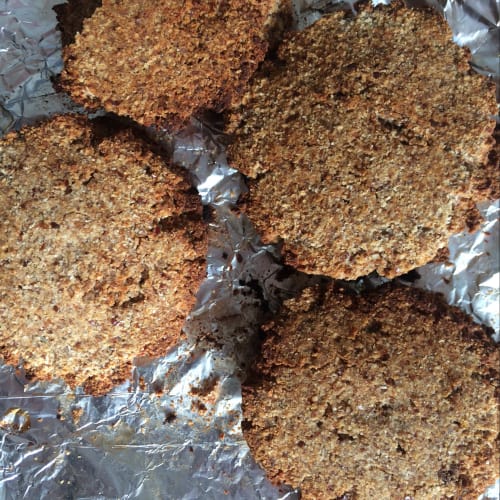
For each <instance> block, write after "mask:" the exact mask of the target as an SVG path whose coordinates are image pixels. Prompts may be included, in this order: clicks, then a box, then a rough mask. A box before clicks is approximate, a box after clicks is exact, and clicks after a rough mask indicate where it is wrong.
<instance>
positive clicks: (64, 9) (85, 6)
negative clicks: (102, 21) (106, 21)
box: [53, 0, 102, 47]
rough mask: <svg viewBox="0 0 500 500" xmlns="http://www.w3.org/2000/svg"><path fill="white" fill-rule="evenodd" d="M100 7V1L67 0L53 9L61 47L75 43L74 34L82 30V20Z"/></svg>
mask: <svg viewBox="0 0 500 500" xmlns="http://www.w3.org/2000/svg"><path fill="white" fill-rule="evenodd" d="M101 5H102V0H68V1H67V2H66V3H63V4H60V5H55V6H54V7H53V9H54V10H55V12H56V14H57V21H58V24H57V28H58V29H59V30H60V32H61V41H62V45H63V47H65V46H66V45H69V44H70V43H73V42H74V41H75V36H76V34H77V33H80V31H81V30H82V28H83V20H84V19H86V18H87V17H90V16H91V15H92V14H93V13H94V11H95V9H96V8H97V7H100V6H101Z"/></svg>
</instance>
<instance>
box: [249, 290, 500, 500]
mask: <svg viewBox="0 0 500 500" xmlns="http://www.w3.org/2000/svg"><path fill="white" fill-rule="evenodd" d="M258 368H259V371H260V376H261V377H260V378H258V379H257V380H258V381H257V382H256V381H255V380H254V381H253V383H248V385H246V387H244V390H243V414H244V421H243V429H244V431H243V432H244V435H245V438H246V440H247V442H248V444H249V446H250V449H251V451H252V454H253V455H254V457H255V458H256V460H257V462H258V463H259V464H260V465H261V466H262V467H263V468H264V469H265V470H266V472H267V474H268V477H269V478H270V479H271V480H272V481H274V482H286V483H288V484H292V485H293V486H295V487H300V488H301V489H302V494H303V497H302V498H304V499H315V500H317V499H335V498H337V499H340V498H349V499H373V498H401V499H403V498H413V499H415V500H418V499H429V498H440V499H451V498H462V499H476V498H477V497H478V495H479V494H480V493H481V492H483V491H484V490H485V489H486V487H488V486H489V485H491V484H493V483H494V482H495V479H496V477H495V476H496V474H497V473H498V470H499V457H500V454H499V453H498V451H499V450H498V444H499V440H498V406H497V405H498V397H499V392H498V390H499V387H498V384H499V375H500V374H499V372H498V369H499V349H498V347H497V346H495V345H494V344H493V342H492V341H491V340H490V339H489V338H488V334H487V333H486V332H485V330H484V329H483V328H482V327H481V326H479V325H476V324H474V323H473V322H472V321H471V320H470V318H467V317H466V316H465V315H464V314H463V313H462V312H460V311H459V310H458V309H456V308H452V307H450V306H447V305H446V304H445V303H444V301H443V300H442V298H441V297H440V296H438V295H432V294H430V293H428V292H424V291H419V290H416V289H410V288H395V287H383V288H382V289H379V290H377V291H373V292H371V293H368V294H367V295H365V296H349V295H346V294H344V293H341V292H339V291H334V290H332V289H330V290H328V291H327V292H326V294H325V295H321V294H319V293H318V292H317V291H316V290H313V291H311V290H308V291H306V292H305V293H304V294H303V296H302V297H301V298H299V299H294V300H291V301H290V302H289V303H288V304H287V306H286V307H285V309H284V311H283V312H282V314H281V316H280V317H279V318H278V319H277V320H276V322H275V324H273V325H271V326H270V332H269V335H268V337H267V339H266V341H265V343H264V345H263V350H262V361H261V362H260V365H259V367H258Z"/></svg>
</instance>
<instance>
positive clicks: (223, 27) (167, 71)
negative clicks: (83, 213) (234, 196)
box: [62, 0, 289, 129]
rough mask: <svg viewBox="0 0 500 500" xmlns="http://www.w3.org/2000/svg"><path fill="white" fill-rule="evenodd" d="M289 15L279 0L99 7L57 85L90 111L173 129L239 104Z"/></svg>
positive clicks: (108, 3) (172, 0) (115, 0)
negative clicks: (198, 116) (197, 115)
mask: <svg viewBox="0 0 500 500" xmlns="http://www.w3.org/2000/svg"><path fill="white" fill-rule="evenodd" d="M288 10H289V5H288V2H286V1H281V0H265V1H247V0H244V1H242V0H229V1H223V2H219V1H217V2H215V1H206V0H204V1H200V0H188V1H183V0H182V1H181V0H160V1H157V2H154V3H153V4H151V5H149V6H148V5H146V4H145V3H144V2H143V1H138V0H134V1H127V2H123V1H121V0H103V2H102V7H100V8H98V9H97V10H96V11H95V12H94V14H93V15H92V17H91V18H89V19H87V20H85V23H84V29H83V30H82V32H81V33H80V34H79V35H77V37H76V40H75V43H74V44H72V45H71V46H69V47H67V48H66V50H65V54H64V59H65V69H64V71H63V74H62V84H63V86H64V87H65V89H66V90H67V91H68V92H69V93H70V94H71V96H72V97H73V99H74V100H75V101H77V102H78V103H80V104H82V105H85V106H87V107H89V108H96V107H104V108H105V109H106V110H107V111H112V112H114V113H117V114H120V115H126V116H129V117H131V118H133V119H134V120H136V121H138V122H139V123H141V124H143V125H153V124H156V125H159V126H166V127H169V128H171V129H178V128H179V127H181V126H183V125H185V124H186V122H187V120H188V119H189V118H190V117H191V116H192V115H193V114H195V113H197V112H200V111H203V110H206V109H212V110H215V111H221V110H222V109H224V108H225V107H227V105H229V103H230V102H231V101H235V100H237V98H238V96H239V95H240V94H242V93H243V91H244V89H245V86H246V84H247V81H248V79H249V78H250V76H251V75H252V74H253V72H254V71H255V70H256V68H257V65H258V64H259V62H260V61H262V60H263V58H264V56H265V53H266V51H267V48H268V44H269V38H270V37H272V36H273V33H274V30H275V29H276V27H277V26H280V23H281V20H282V11H283V15H284V16H285V17H286V13H285V12H288ZM279 29H281V28H279Z"/></svg>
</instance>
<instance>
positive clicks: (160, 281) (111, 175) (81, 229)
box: [0, 116, 207, 393]
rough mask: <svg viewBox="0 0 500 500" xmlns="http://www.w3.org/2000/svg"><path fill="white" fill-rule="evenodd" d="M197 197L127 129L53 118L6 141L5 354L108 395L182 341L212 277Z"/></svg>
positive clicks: (1, 258) (1, 226)
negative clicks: (140, 362)
mask: <svg viewBox="0 0 500 500" xmlns="http://www.w3.org/2000/svg"><path fill="white" fill-rule="evenodd" d="M206 248H207V237H206V229H205V224H204V223H203V221H202V217H201V203H200V201H199V197H198V196H197V194H196V193H195V192H194V191H193V190H192V188H191V187H190V185H189V183H188V182H187V180H186V176H185V174H184V172H183V171H182V170H181V169H178V170H176V169H172V168H171V167H170V166H169V165H168V163H167V162H166V161H165V160H164V159H163V158H162V157H161V156H160V155H159V154H155V153H154V152H153V151H152V150H151V148H150V146H149V144H148V143H147V142H146V141H145V140H143V139H141V138H139V137H136V136H135V135H134V134H133V133H132V132H131V131H130V130H126V129H125V130H121V131H118V132H116V131H115V132H111V131H110V130H107V129H106V127H105V126H103V125H102V123H101V124H99V123H98V122H89V121H88V120H86V119H84V118H76V117H70V116H65V117H58V118H56V119H54V120H51V121H49V122H46V123H43V124H42V125H40V126H38V127H32V128H26V129H23V130H22V131H21V132H19V133H18V134H10V135H8V136H6V137H5V138H4V139H3V140H2V141H0V276H1V277H0V355H1V356H2V357H4V358H5V360H6V361H7V362H9V363H13V364H17V363H18V362H19V361H20V360H21V359H22V360H23V361H24V367H25V368H26V369H27V371H28V373H29V374H30V375H31V376H33V377H35V378H37V379H50V378H54V377H62V378H63V379H64V380H65V381H66V382H68V383H69V384H70V385H72V386H75V385H84V387H85V389H86V390H87V391H89V392H92V393H102V392H105V391H106V390H108V389H110V388H111V387H112V386H113V385H114V384H117V383H119V382H122V381H123V380H125V379H126V378H128V377H129V376H130V370H131V363H132V361H133V358H134V357H135V356H141V355H147V356H159V355H162V354H164V353H165V352H166V351H167V350H168V349H169V348H170V347H172V346H173V345H174V344H175V343H176V341H177V340H178V337H179V334H180V332H181V328H182V325H183V323H184V320H185V318H186V316H187V315H188V313H189V311H190V310H191V308H192V306H193V305H194V302H195V293H196V291H197V289H198V286H199V284H200V283H201V281H202V279H203V277H204V275H205V255H206Z"/></svg>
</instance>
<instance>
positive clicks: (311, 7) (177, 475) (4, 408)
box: [0, 0, 500, 500]
mask: <svg viewBox="0 0 500 500" xmlns="http://www.w3.org/2000/svg"><path fill="white" fill-rule="evenodd" d="M388 2H389V0H374V2H373V3H388ZM57 3H63V2H61V1H57V0H32V1H29V2H28V1H27V0H26V1H24V2H23V1H21V0H3V2H2V1H1V0H0V58H1V59H0V62H1V64H0V112H1V118H0V120H1V121H0V131H3V132H5V131H8V130H10V129H15V128H19V127H20V126H22V125H24V124H25V123H30V122H31V121H32V120H33V119H35V118H41V117H47V116H49V115H50V114H53V113H57V112H64V111H67V110H69V109H74V108H73V106H72V104H71V103H70V102H69V101H68V100H67V98H66V97H65V96H63V95H61V94H56V93H55V92H54V90H53V88H52V86H51V83H50V77H51V76H52V75H53V74H56V73H57V72H58V71H60V69H61V67H62V61H61V50H60V38H59V34H58V32H57V31H56V30H55V25H56V21H55V16H54V15H53V13H52V11H51V7H52V6H53V5H55V4H57ZM428 3H429V4H432V5H433V6H434V7H438V8H440V9H441V10H442V11H443V12H445V14H446V16H447V19H448V21H449V22H450V23H451V24H452V27H453V30H454V34H455V37H456V41H457V42H458V43H462V42H463V43H466V42H467V43H472V44H474V43H476V45H473V47H471V49H472V52H473V54H474V55H475V57H476V59H475V64H476V67H477V68H478V69H481V70H482V71H485V72H488V73H491V70H492V69H494V68H491V64H490V62H488V61H491V58H488V57H486V58H484V57H483V54H484V53H485V51H486V52H487V50H486V49H485V47H490V49H488V50H491V40H494V38H491V37H490V38H488V37H489V36H490V35H487V36H486V38H485V37H484V33H485V26H487V30H489V31H493V35H494V34H495V33H498V15H497V17H496V22H497V24H496V26H497V27H496V28H494V29H493V30H492V28H491V23H490V21H491V19H494V18H492V17H491V16H490V14H491V13H492V12H493V11H494V3H492V2H490V7H489V10H488V11H487V12H486V15H485V14H484V13H482V12H481V13H480V14H481V15H480V16H478V15H476V14H477V9H475V6H477V5H478V2H474V1H473V0H470V1H451V0H448V1H447V2H446V4H445V5H443V4H444V3H445V2H441V1H439V0H435V1H433V0H429V1H428ZM495 5H497V4H495ZM294 6H295V8H296V20H297V25H298V27H299V28H302V27H304V26H307V25H309V24H311V23H312V22H314V21H315V20H316V19H318V18H319V17H321V15H323V14H324V13H327V12H329V11H331V10H333V9H336V8H339V7H342V8H348V9H350V10H352V11H355V1H354V0H353V1H351V0H349V1H346V2H339V1H328V0H294ZM491 6H493V7H491ZM481 9H482V7H481ZM490 11H491V12H490ZM471 12H472V14H471ZM496 13H497V14H498V8H497V11H496ZM495 30H496V31H495ZM474 33H477V35H474ZM467 37H468V38H467ZM481 37H483V38H481ZM480 39H482V40H486V39H487V40H489V41H486V42H484V43H483V42H481V41H480ZM464 40H465V42H464ZM495 50H496V49H495ZM490 53H491V52H490ZM483 61H486V64H485V62H483ZM497 70H498V68H497ZM497 75H498V72H497ZM157 132H158V131H155V132H154V134H156V133H157ZM152 133H153V132H152ZM160 136H161V134H160V135H158V136H157V138H158V139H159V138H160ZM162 141H163V143H164V145H165V147H167V148H168V149H170V150H171V151H172V154H173V159H174V161H175V162H176V163H178V164H181V165H183V166H185V167H186V168H188V169H189V170H190V172H191V174H192V177H193V180H194V183H195V184H196V186H197V188H198V190H199V192H200V195H201V197H202V201H203V203H204V204H205V205H206V206H207V207H210V208H209V209H210V210H211V212H212V223H211V225H210V237H209V239H210V241H209V251H208V255H207V262H208V269H207V275H208V276H207V279H206V281H205V282H204V283H203V284H202V286H201V288H200V290H199V291H198V294H197V304H196V306H195V308H194V310H193V312H192V313H191V315H190V317H189V318H188V320H187V322H186V325H185V333H186V338H187V340H186V341H185V342H184V343H182V344H181V345H179V346H177V347H176V348H175V349H172V350H171V351H170V352H168V353H166V355H165V356H163V357H161V358H159V359H136V360H135V361H134V365H135V367H134V371H133V373H132V377H131V380H130V381H129V382H127V383H125V384H123V385H121V386H119V387H116V388H114V390H113V391H112V392H110V393H109V394H108V395H106V396H101V397H92V396H88V395H85V394H84V393H83V392H82V391H81V390H80V389H77V390H76V391H72V390H71V389H70V388H69V387H67V386H66V385H65V384H64V383H63V382H62V381H58V380H54V381H50V382H44V383H29V381H28V380H26V378H25V376H24V372H23V369H22V366H20V367H12V366H8V365H5V364H2V363H1V362H0V442H1V444H0V499H1V500H10V499H18V498H23V499H39V498H82V499H84V498H85V499H87V498H88V499H114V498H124V499H126V498H130V499H132V498H134V499H135V498H139V499H142V498H144V499H150V498H175V499H177V498H178V499H198V498H214V499H215V498H217V499H219V498H235V499H236V498H238V499H240V498H244V499H253V498H256V499H257V498H266V499H274V498H276V499H278V498H283V499H285V498H286V499H292V498H298V497H299V494H298V492H296V491H293V490H291V489H289V488H288V489H287V488H283V489H279V488H276V487H274V486H272V485H271V484H270V483H269V482H268V481H267V480H266V478H265V474H264V472H263V471H262V470H261V469H260V468H259V467H258V466H257V465H256V464H255V462H254V461H253V459H252V457H251V456H250V453H249V450H248V447H247V445H246V443H245V441H244V439H243V436H242V433H241V426H240V424H241V385H240V379H239V377H238V375H243V374H244V372H245V368H246V366H247V365H248V364H249V363H251V362H252V359H253V357H254V356H255V351H254V350H255V338H256V335H257V333H258V327H259V325H260V324H261V323H262V321H264V320H265V319H266V318H267V317H270V316H272V314H273V313H274V312H276V310H277V309H278V307H279V305H280V303H281V301H282V300H283V299H285V298H287V297H289V296H291V295H293V294H294V293H295V292H296V291H298V290H300V289H301V288H303V287H304V286H308V285H310V284H314V283H315V282H317V280H318V279H319V278H317V277H311V276H306V275H303V274H301V273H297V272H294V271H293V270H291V269H287V268H284V267H283V266H282V265H281V264H280V263H279V255H280V249H279V248H276V247H273V246H265V245H262V243H261V241H260V239H259V235H258V234H257V233H256V232H255V230H254V228H253V227H252V225H251V224H250V222H249V221H248V219H247V218H246V217H245V216H244V215H238V214H236V213H234V212H233V210H232V206H233V204H234V203H235V202H236V200H237V199H238V197H239V196H240V194H242V193H243V192H244V191H245V189H246V188H245V185H244V183H243V181H242V178H241V176H240V175H239V174H238V173H237V172H236V171H235V170H233V169H231V168H230V166H229V165H228V164H227V160H226V157H225V154H224V148H223V146H222V142H223V141H221V136H220V134H219V132H218V131H217V129H216V128H214V127H213V126H210V125H208V124H204V123H201V122H196V121H193V123H192V125H191V126H190V127H189V128H188V129H186V130H185V131H183V132H182V133H181V134H179V135H178V136H176V137H174V138H170V137H167V136H164V137H163V138H162ZM481 209H482V210H483V213H484V214H485V216H486V219H487V221H486V222H485V225H484V226H483V227H482V228H481V229H480V230H479V231H478V232H477V233H475V234H471V235H469V234H462V235H457V236H454V237H453V238H451V239H450V258H449V260H450V263H446V264H441V265H434V266H425V267H424V268H421V269H419V270H418V274H419V276H420V278H419V280H417V281H416V282H414V283H412V284H413V285H416V286H422V287H426V288H429V289H433V290H439V291H443V292H445V293H446V295H447V297H448V300H449V301H450V302H452V303H455V304H458V305H460V306H461V307H463V308H465V309H466V310H467V311H468V312H469V313H471V314H473V315H474V317H475V319H476V320H477V321H482V322H485V323H486V324H489V325H492V326H495V325H498V307H497V308H496V310H495V297H497V298H498V289H499V283H498V272H499V269H498V258H497V260H496V264H495V260H494V253H493V252H492V249H493V248H494V245H495V241H498V202H497V203H496V204H493V205H492V206H490V207H486V206H484V207H483V206H482V207H481ZM495 238H497V240H495ZM497 249H498V247H497ZM488 252H489V253H490V255H489V256H488ZM496 255H498V253H497V254H496ZM495 266H496V268H495ZM495 269H496V271H495ZM495 272H496V274H495ZM369 279H370V281H371V283H373V284H379V283H381V282H382V281H383V280H381V279H379V278H377V277H371V278H369ZM495 294H496V295H495ZM496 305H497V306H498V302H497V304H496ZM487 495H488V498H497V499H498V498H499V496H500V495H499V494H498V485H497V487H496V490H495V488H492V489H491V490H490V491H489V492H488V493H487Z"/></svg>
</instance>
